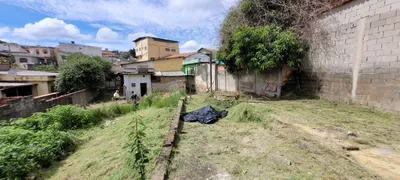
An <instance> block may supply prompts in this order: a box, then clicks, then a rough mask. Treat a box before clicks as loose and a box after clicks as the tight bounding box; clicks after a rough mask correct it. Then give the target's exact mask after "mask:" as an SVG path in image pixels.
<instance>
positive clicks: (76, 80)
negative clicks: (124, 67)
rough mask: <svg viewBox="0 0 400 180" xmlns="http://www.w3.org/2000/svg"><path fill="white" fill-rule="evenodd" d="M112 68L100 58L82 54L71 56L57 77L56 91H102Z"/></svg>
mask: <svg viewBox="0 0 400 180" xmlns="http://www.w3.org/2000/svg"><path fill="white" fill-rule="evenodd" d="M110 68H111V64H110V63H109V62H107V61H105V60H103V59H101V58H100V57H96V56H89V55H84V54H82V53H74V54H71V55H70V56H68V61H67V63H65V64H64V65H63V66H62V68H61V71H60V73H59V75H58V76H57V79H56V82H55V84H56V89H57V91H60V92H73V91H78V90H82V89H90V90H98V89H102V88H104V86H105V84H106V80H105V77H106V74H108V72H109V71H110Z"/></svg>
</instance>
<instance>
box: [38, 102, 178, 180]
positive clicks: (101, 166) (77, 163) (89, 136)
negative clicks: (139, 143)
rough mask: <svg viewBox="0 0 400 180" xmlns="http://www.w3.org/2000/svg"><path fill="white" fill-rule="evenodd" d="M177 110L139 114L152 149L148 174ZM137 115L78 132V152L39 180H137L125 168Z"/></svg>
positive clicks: (132, 171) (147, 111) (163, 109)
mask: <svg viewBox="0 0 400 180" xmlns="http://www.w3.org/2000/svg"><path fill="white" fill-rule="evenodd" d="M173 109H174V108H162V109H156V108H149V109H146V110H141V111H138V112H137V113H138V114H139V115H141V116H142V117H144V118H143V121H144V123H145V125H146V127H147V128H146V130H145V133H146V135H147V136H146V145H147V146H148V147H149V148H150V150H151V152H150V159H151V161H150V163H149V164H148V167H147V171H148V172H151V171H152V169H153V168H154V165H155V156H157V155H158V154H159V151H160V149H161V146H162V141H163V139H164V136H165V134H166V133H167V132H168V128H169V126H168V125H169V123H170V121H171V119H172V116H173V113H171V112H174V110H173ZM133 116H135V114H128V115H126V116H123V117H120V118H117V119H115V120H113V121H108V122H107V123H106V124H107V125H106V124H103V125H101V126H99V127H95V128H92V129H90V130H85V131H81V132H75V133H77V134H78V136H79V138H80V139H81V140H82V144H81V145H80V146H79V147H78V150H77V151H76V152H74V153H73V154H72V155H70V156H69V157H68V158H67V159H65V160H64V161H61V162H60V163H59V164H58V165H55V166H52V167H51V168H50V169H47V170H45V171H43V172H42V173H41V174H40V179H57V180H58V179H76V180H87V179H113V180H114V179H134V178H135V173H134V170H133V169H131V168H129V167H128V166H127V164H126V158H127V156H128V154H127V152H128V149H126V148H124V146H125V145H126V143H127V138H128V134H129V133H130V131H131V124H130V123H131V122H132V121H133Z"/></svg>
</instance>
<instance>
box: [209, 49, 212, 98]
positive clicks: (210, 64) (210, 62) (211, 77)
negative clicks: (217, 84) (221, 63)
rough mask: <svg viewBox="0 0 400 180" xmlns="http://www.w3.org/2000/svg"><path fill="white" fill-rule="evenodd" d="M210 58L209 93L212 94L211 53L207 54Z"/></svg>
mask: <svg viewBox="0 0 400 180" xmlns="http://www.w3.org/2000/svg"><path fill="white" fill-rule="evenodd" d="M209 56H210V93H212V52H211V53H210V54H209Z"/></svg>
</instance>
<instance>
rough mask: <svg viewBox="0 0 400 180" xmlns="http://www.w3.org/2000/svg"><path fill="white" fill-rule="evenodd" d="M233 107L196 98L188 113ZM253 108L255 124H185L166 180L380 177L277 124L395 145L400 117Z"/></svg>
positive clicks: (325, 108) (354, 110)
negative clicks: (352, 135)
mask: <svg viewBox="0 0 400 180" xmlns="http://www.w3.org/2000/svg"><path fill="white" fill-rule="evenodd" d="M236 104H237V103H235V102H232V101H230V102H226V101H219V102H218V101H216V100H213V99H209V98H208V96H207V95H195V96H192V97H191V98H190V99H189V103H188V105H187V111H191V110H194V109H197V108H200V107H202V106H204V105H213V106H215V107H216V108H217V109H219V110H221V108H226V107H227V106H231V107H232V106H234V105H236ZM252 106H253V107H254V111H255V112H257V113H258V115H259V117H261V118H262V119H261V121H260V122H237V121H235V120H232V119H230V117H229V116H228V117H227V118H225V119H222V120H220V121H218V122H217V123H216V124H213V125H202V124H199V123H185V124H184V128H183V133H182V134H181V140H180V142H179V145H178V148H176V149H175V155H174V158H173V160H172V164H171V166H170V176H169V177H170V179H206V178H211V179H213V178H214V179H218V178H221V177H230V178H232V179H255V178H259V179H379V177H377V176H376V175H375V174H374V173H371V172H369V171H368V170H366V169H365V168H362V167H361V166H360V165H358V164H357V163H355V162H354V161H351V160H349V158H347V157H346V155H347V154H346V153H347V152H345V151H337V150H335V149H331V148H330V147H327V146H324V145H322V144H321V143H320V142H318V141H316V140H315V138H314V137H313V135H312V134H309V133H307V132H305V131H303V130H302V129H299V128H295V126H291V125H287V124H284V123H281V121H280V120H284V121H285V122H290V123H298V124H304V125H307V126H310V127H315V128H316V129H319V128H321V129H324V128H329V129H332V131H335V132H337V133H347V131H349V130H350V131H353V132H356V133H357V134H358V137H352V138H350V139H348V140H350V141H351V142H354V143H362V144H363V145H364V146H367V147H370V146H378V145H381V144H386V145H390V144H399V137H400V134H399V131H398V129H400V121H399V117H400V116H399V115H394V114H388V113H381V112H376V111H373V110H370V109H365V108H359V107H354V106H348V105H340V104H335V103H330V102H327V101H323V100H292V101H269V102H265V103H257V104H252ZM278 118H279V119H280V120H279V121H278V120H277V119H278ZM396 129H397V130H396ZM344 138H348V137H347V136H346V137H344ZM350 159H351V158H350ZM288 162H291V163H292V164H291V165H288Z"/></svg>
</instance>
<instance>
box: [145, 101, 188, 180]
mask: <svg viewBox="0 0 400 180" xmlns="http://www.w3.org/2000/svg"><path fill="white" fill-rule="evenodd" d="M185 101H186V98H181V100H179V102H178V109H177V110H176V112H175V115H174V118H173V119H172V121H171V125H170V127H169V131H168V134H167V136H166V137H165V140H164V144H163V147H162V149H161V151H160V154H159V156H158V157H157V160H156V167H155V168H154V170H153V174H152V176H151V179H152V180H164V179H167V175H168V166H169V163H170V158H171V154H172V148H174V145H176V143H177V139H178V136H179V131H180V128H181V127H182V123H183V122H182V121H181V120H180V116H181V113H182V111H184V103H185Z"/></svg>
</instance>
